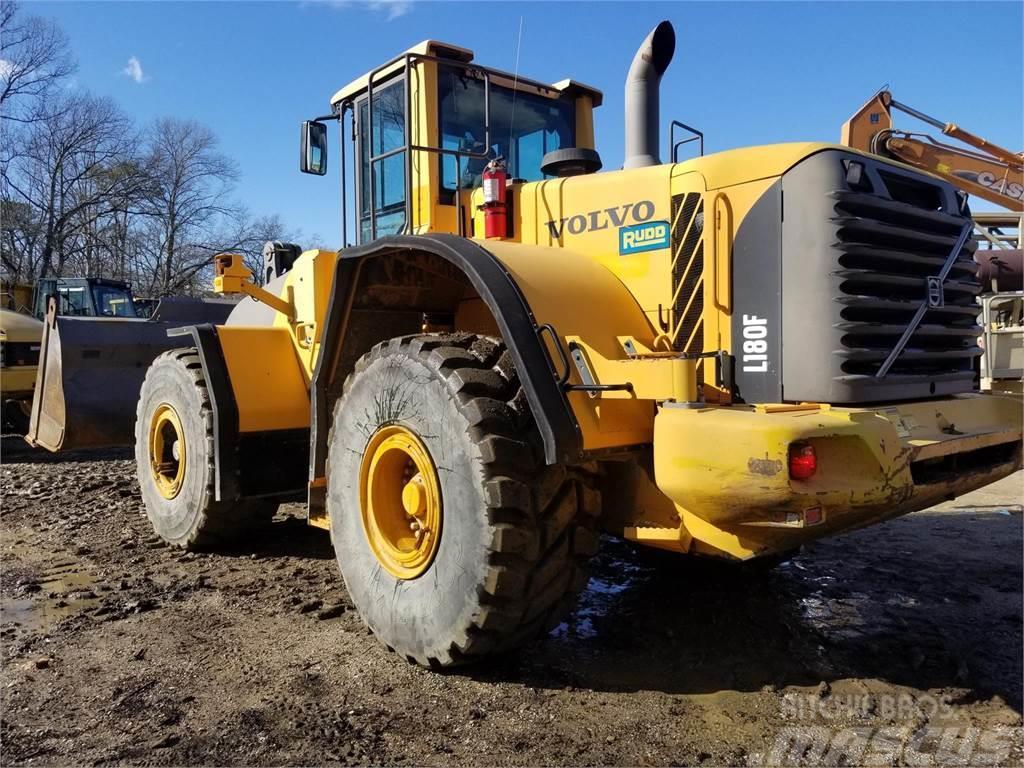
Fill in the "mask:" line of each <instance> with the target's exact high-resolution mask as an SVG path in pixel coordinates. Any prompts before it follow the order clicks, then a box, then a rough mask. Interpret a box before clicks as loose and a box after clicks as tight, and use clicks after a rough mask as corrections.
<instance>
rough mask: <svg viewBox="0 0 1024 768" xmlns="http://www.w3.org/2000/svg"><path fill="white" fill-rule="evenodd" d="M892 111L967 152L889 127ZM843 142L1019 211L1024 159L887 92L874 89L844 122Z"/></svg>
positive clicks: (1023, 196) (1023, 198) (1023, 187)
mask: <svg viewBox="0 0 1024 768" xmlns="http://www.w3.org/2000/svg"><path fill="white" fill-rule="evenodd" d="M893 110H897V111H900V112H903V113H904V114H907V115H910V116H911V117H914V118H916V119H917V120H920V121H922V122H924V123H927V124H928V125H931V126H933V127H935V128H937V129H938V130H939V131H941V132H942V134H943V136H948V137H950V138H952V139H956V140H957V141H960V142H963V143H964V144H966V145H967V146H969V147H971V148H972V149H964V148H962V147H957V146H954V145H952V144H947V143H944V142H941V141H938V140H936V139H934V138H933V137H931V136H928V135H926V134H922V133H912V132H909V131H903V130H899V129H897V128H894V127H893V120H892V111H893ZM842 143H843V144H846V145H847V146H849V147H853V148H854V149H860V150H863V151H865V152H872V153H874V154H876V155H882V156H883V157H891V158H893V159H895V160H899V161H901V162H903V163H906V164H907V165H912V166H914V167H916V168H921V169H922V170H925V171H928V172H930V173H933V174H935V175H936V176H941V177H942V178H944V179H946V180H947V181H949V182H950V183H951V184H954V185H956V186H957V187H959V188H961V189H963V190H964V191H966V192H969V193H970V194H972V195H976V196H977V197H980V198H982V199H983V200H988V201H989V202H991V203H994V204H996V205H999V206H1002V207H1004V208H1006V209H1008V210H1011V211H1016V212H1022V211H1024V155H1022V154H1020V153H1015V152H1012V151H1010V150H1008V149H1005V148H1004V147H1001V146H999V145H997V144H993V143H992V142H990V141H988V140H987V139H984V138H982V137H980V136H978V135H977V134H974V133H971V132H970V131H967V130H964V129H963V128H961V127H960V126H958V125H956V124H955V123H949V122H944V121H941V120H937V119H936V118H934V117H931V116H929V115H926V114H925V113H923V112H920V111H919V110H916V109H914V108H913V107H910V106H907V105H906V104H902V103H900V102H898V101H896V100H895V99H894V98H893V97H892V94H891V93H890V92H889V91H879V92H878V93H877V94H875V95H874V96H873V97H872V98H871V99H870V100H869V101H868V102H867V103H866V104H865V105H864V106H862V107H861V108H860V109H859V110H858V111H857V112H856V113H855V114H854V115H853V117H851V118H850V119H849V120H847V121H846V123H845V124H844V125H843V131H842Z"/></svg>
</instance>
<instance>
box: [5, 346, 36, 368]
mask: <svg viewBox="0 0 1024 768" xmlns="http://www.w3.org/2000/svg"><path fill="white" fill-rule="evenodd" d="M38 364H39V342H38V341H33V342H27V341H0V368H15V367H19V366H28V365H38Z"/></svg>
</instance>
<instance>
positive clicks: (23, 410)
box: [0, 400, 30, 435]
mask: <svg viewBox="0 0 1024 768" xmlns="http://www.w3.org/2000/svg"><path fill="white" fill-rule="evenodd" d="M29 405H30V404H29V403H26V401H24V400H7V401H6V402H4V403H3V406H2V409H3V410H2V416H0V419H2V421H3V433H4V434H5V435H6V434H15V435H27V434H28V427H29V412H28V408H29Z"/></svg>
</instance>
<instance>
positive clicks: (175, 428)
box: [149, 403, 185, 499]
mask: <svg viewBox="0 0 1024 768" xmlns="http://www.w3.org/2000/svg"><path fill="white" fill-rule="evenodd" d="M184 438H185V431H184V430H183V429H182V427H181V419H180V418H179V417H178V413H177V411H175V410H174V408H172V407H171V406H170V405H168V404H167V403H161V404H160V405H159V406H158V407H157V409H156V410H155V411H154V412H153V418H152V420H151V421H150V425H149V468H150V472H151V474H152V476H153V482H154V483H155V485H156V489H157V490H158V491H159V492H160V495H161V496H163V497H164V498H165V499H173V498H175V497H176V496H177V495H178V493H179V492H180V491H181V486H182V483H183V482H184V480H185V439H184Z"/></svg>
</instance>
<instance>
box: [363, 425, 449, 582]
mask: <svg viewBox="0 0 1024 768" xmlns="http://www.w3.org/2000/svg"><path fill="white" fill-rule="evenodd" d="M359 501H360V506H361V514H362V519H363V530H364V531H365V532H366V540H367V542H369V544H370V550H371V551H372V552H373V554H374V556H375V557H376V558H377V561H378V562H379V563H380V564H381V567H383V568H384V570H386V571H387V572H388V573H390V574H391V575H392V576H395V577H396V578H399V579H415V578H416V577H417V576H420V575H422V574H423V572H424V571H426V570H427V568H429V567H430V564H431V563H432V562H433V560H434V556H435V555H436V554H437V546H438V544H439V543H440V541H441V519H442V510H441V488H440V485H439V483H438V479H437V470H436V469H435V468H434V462H433V461H432V460H431V458H430V454H429V453H427V449H426V446H424V445H423V443H422V442H421V441H420V439H419V438H418V437H417V436H416V435H415V434H414V433H413V432H412V431H410V430H408V429H406V428H405V427H402V426H399V425H397V424H390V425H388V426H385V427H381V428H380V429H378V430H377V431H376V432H375V433H374V435H373V437H372V438H370V444H369V445H367V446H366V451H365V452H364V453H363V461H362V465H361V466H360V470H359Z"/></svg>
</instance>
